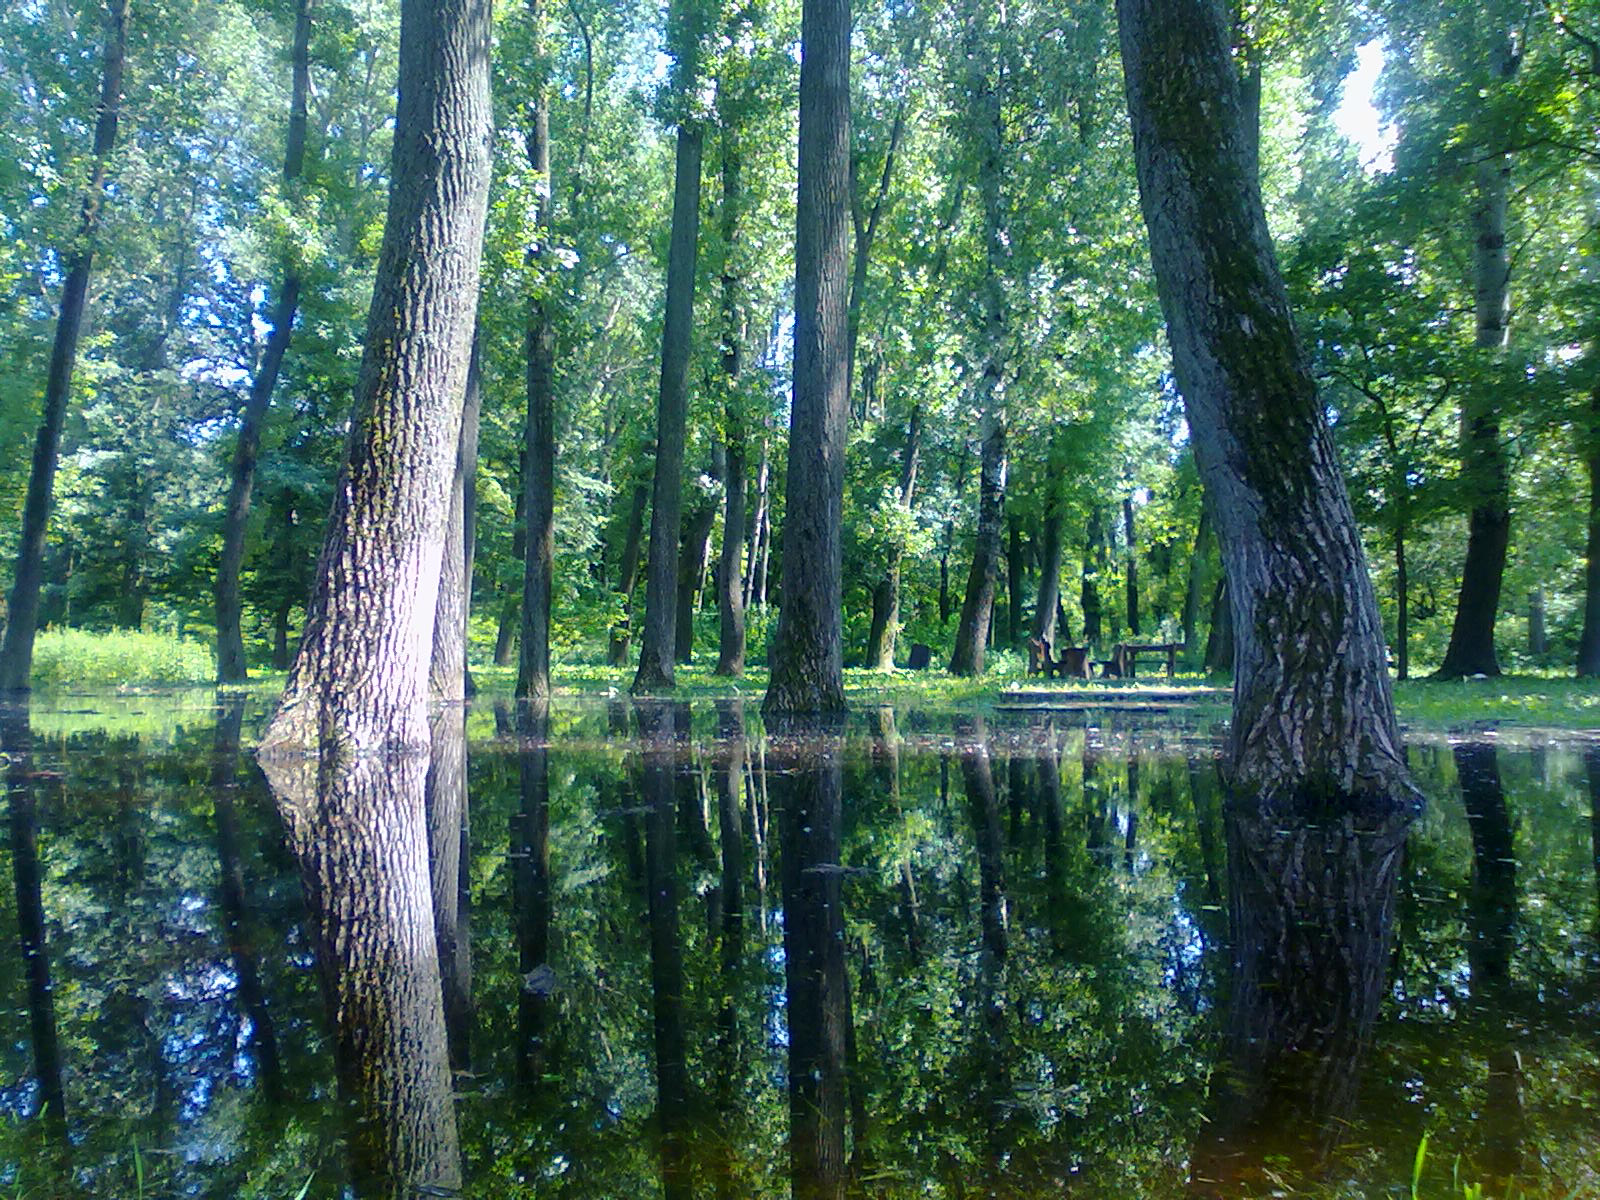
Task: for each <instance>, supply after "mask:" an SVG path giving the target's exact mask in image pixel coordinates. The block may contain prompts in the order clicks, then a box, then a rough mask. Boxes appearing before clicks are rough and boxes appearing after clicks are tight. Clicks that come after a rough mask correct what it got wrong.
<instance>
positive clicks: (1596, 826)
mask: <svg viewBox="0 0 1600 1200" xmlns="http://www.w3.org/2000/svg"><path fill="white" fill-rule="evenodd" d="M1583 768H1584V773H1585V774H1586V775H1587V776H1588V779H1589V845H1590V847H1591V850H1592V853H1593V855H1594V886H1595V894H1596V897H1597V898H1600V746H1596V745H1594V744H1593V743H1590V744H1589V745H1588V746H1587V747H1585V749H1584V751H1583ZM1595 932H1596V934H1597V935H1600V917H1596V919H1595Z"/></svg>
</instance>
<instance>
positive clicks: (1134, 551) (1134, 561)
mask: <svg viewBox="0 0 1600 1200" xmlns="http://www.w3.org/2000/svg"><path fill="white" fill-rule="evenodd" d="M1122 531H1123V534H1124V535H1125V536H1126V537H1127V541H1128V565H1127V571H1126V575H1127V584H1128V636H1129V637H1134V638H1136V637H1138V636H1139V543H1138V540H1137V538H1136V537H1135V535H1134V531H1133V498H1132V497H1131V496H1124V497H1123V499H1122Z"/></svg>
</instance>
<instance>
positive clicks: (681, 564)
mask: <svg viewBox="0 0 1600 1200" xmlns="http://www.w3.org/2000/svg"><path fill="white" fill-rule="evenodd" d="M716 523H717V498H716V496H715V495H711V496H704V497H702V499H701V503H700V505H699V507H697V508H696V509H695V510H694V512H692V513H690V514H689V520H688V521H687V522H686V523H685V524H684V527H683V545H682V547H681V548H680V549H679V551H678V595H677V601H676V602H677V605H678V616H677V619H676V621H675V622H674V624H675V626H676V630H675V634H674V636H675V642H674V647H673V653H674V657H675V658H676V659H677V661H678V662H681V663H685V664H687V663H689V662H690V661H692V660H693V658H694V614H695V609H696V607H697V605H696V603H695V602H696V601H697V600H698V599H699V598H700V578H701V576H702V575H704V574H705V568H706V560H707V558H708V556H709V555H710V553H711V530H712V528H713V527H714V526H715V525H716Z"/></svg>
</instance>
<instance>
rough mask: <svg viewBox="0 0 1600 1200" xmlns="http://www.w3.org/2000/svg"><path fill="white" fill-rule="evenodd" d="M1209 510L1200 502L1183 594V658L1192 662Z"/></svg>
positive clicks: (1197, 644)
mask: <svg viewBox="0 0 1600 1200" xmlns="http://www.w3.org/2000/svg"><path fill="white" fill-rule="evenodd" d="M1210 538H1211V510H1210V508H1209V507H1207V506H1206V504H1205V503H1204V502H1203V501H1202V502H1201V505H1200V521H1199V523H1198V524H1197V525H1196V526H1195V531H1194V553H1193V554H1191V555H1190V556H1189V586H1188V587H1187V588H1185V589H1184V593H1183V657H1184V658H1185V659H1186V660H1187V661H1188V662H1190V663H1191V664H1192V663H1193V662H1194V658H1195V654H1196V652H1197V651H1198V650H1199V649H1200V604H1201V589H1202V588H1203V587H1204V585H1205V571H1206V554H1207V552H1208V551H1209V550H1210V549H1211V545H1210Z"/></svg>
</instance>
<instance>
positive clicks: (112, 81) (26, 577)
mask: <svg viewBox="0 0 1600 1200" xmlns="http://www.w3.org/2000/svg"><path fill="white" fill-rule="evenodd" d="M127 46H128V0H110V3H109V4H108V5H107V8H106V30H105V50H104V62H103V65H102V67H101V72H100V104H99V108H98V110H97V115H96V119H95V127H94V159H93V165H92V166H91V167H90V168H89V181H88V186H87V187H86V188H85V189H84V193H83V208H82V212H81V213H80V215H79V218H78V228H77V233H76V235H75V237H74V239H73V242H72V245H71V247H70V249H69V250H68V252H67V253H66V254H65V255H64V256H63V257H64V260H65V265H66V278H65V280H64V282H63V283H62V286H61V312H60V315H59V316H58V317H57V319H56V337H55V345H54V347H53V348H52V349H51V351H50V373H49V375H48V376H47V377H46V380H45V388H44V414H43V417H42V418H41V420H40V422H39V432H38V434H37V436H36V437H35V439H34V444H33V469H32V471H31V473H30V474H29V476H28V498H27V501H26V503H25V505H24V507H23V511H22V541H21V544H20V545H19V546H18V548H17V568H16V574H15V576H14V578H13V580H12V584H11V595H10V597H9V600H8V603H7V607H6V635H5V642H4V643H3V644H0V694H4V693H7V692H13V693H14V692H25V691H27V690H28V683H29V676H30V675H31V674H32V671H33V637H34V632H35V630H36V629H37V627H38V624H39V589H40V587H41V586H42V585H43V583H44V540H45V535H46V533H47V532H48V531H49V525H50V508H51V503H52V501H53V499H54V496H55V478H56V463H57V461H58V459H59V458H60V453H61V427H62V425H63V424H64V422H65V421H66V415H67V401H68V400H69V399H70V398H71V394H72V371H73V368H74V367H75V366H76V365H77V361H78V334H79V331H80V330H81V329H82V328H83V311H84V308H85V307H86V305H87V304H88V299H89V269H90V265H91V263H92V261H93V258H94V240H95V234H96V233H97V232H98V230H99V228H100V205H101V200H102V199H103V197H104V193H105V185H106V166H107V163H108V161H109V159H110V157H111V151H112V148H113V147H114V146H115V145H116V142H117V119H118V116H119V114H120V112H121V108H122V76H123V67H124V63H125V61H126V53H127Z"/></svg>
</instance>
